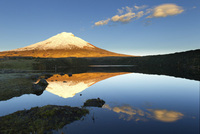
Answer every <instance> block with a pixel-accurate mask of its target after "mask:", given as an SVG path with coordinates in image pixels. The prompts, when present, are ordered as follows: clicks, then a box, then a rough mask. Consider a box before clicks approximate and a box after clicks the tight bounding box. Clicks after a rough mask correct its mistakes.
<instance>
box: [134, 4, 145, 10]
mask: <svg viewBox="0 0 200 134" xmlns="http://www.w3.org/2000/svg"><path fill="white" fill-rule="evenodd" d="M134 8H135V9H136V10H141V9H144V8H147V5H142V6H136V5H135V6H134Z"/></svg>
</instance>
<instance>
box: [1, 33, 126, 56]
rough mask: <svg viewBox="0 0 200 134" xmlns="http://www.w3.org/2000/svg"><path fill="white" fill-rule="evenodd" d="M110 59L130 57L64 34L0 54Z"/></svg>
mask: <svg viewBox="0 0 200 134" xmlns="http://www.w3.org/2000/svg"><path fill="white" fill-rule="evenodd" d="M15 56H19V57H43V58H60V57H110V56H120V57H127V56H128V55H123V54H117V53H114V52H110V51H107V50H104V49H101V48H98V47H95V46H94V45H92V44H90V43H88V42H86V41H84V40H83V39H81V38H78V37H76V36H74V35H73V34H72V33H66V32H62V33H60V34H57V35H55V36H53V37H51V38H49V39H47V40H45V41H41V42H38V43H36V44H32V45H30V46H26V47H23V48H18V49H13V50H10V51H4V52H0V57H15Z"/></svg>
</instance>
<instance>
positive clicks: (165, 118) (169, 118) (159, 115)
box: [149, 109, 183, 122]
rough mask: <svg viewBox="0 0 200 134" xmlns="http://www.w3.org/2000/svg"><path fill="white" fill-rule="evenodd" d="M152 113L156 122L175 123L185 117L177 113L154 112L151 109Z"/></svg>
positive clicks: (166, 111)
mask: <svg viewBox="0 0 200 134" xmlns="http://www.w3.org/2000/svg"><path fill="white" fill-rule="evenodd" d="M149 111H150V112H152V113H153V115H154V116H153V117H154V118H155V119H156V120H159V121H162V122H174V121H177V120H179V119H181V118H182V117H183V114H182V113H180V112H176V111H168V110H153V109H149Z"/></svg>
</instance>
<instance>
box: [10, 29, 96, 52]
mask: <svg viewBox="0 0 200 134" xmlns="http://www.w3.org/2000/svg"><path fill="white" fill-rule="evenodd" d="M87 47H88V48H94V46H93V45H91V44H89V43H88V42H86V41H84V40H82V39H81V38H78V37H76V36H74V35H73V34H72V33H66V32H62V33H60V34H57V35H55V36H53V37H51V38H49V39H47V40H45V41H41V42H38V43H36V44H33V45H30V46H27V47H23V48H18V49H14V50H12V51H27V50H50V49H74V48H87Z"/></svg>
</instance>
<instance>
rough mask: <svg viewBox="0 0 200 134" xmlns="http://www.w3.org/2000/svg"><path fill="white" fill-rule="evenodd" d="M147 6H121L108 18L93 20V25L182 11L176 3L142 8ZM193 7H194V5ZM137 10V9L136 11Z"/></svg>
mask: <svg viewBox="0 0 200 134" xmlns="http://www.w3.org/2000/svg"><path fill="white" fill-rule="evenodd" d="M145 8H147V6H146V5H142V6H136V5H135V6H134V7H128V6H126V7H122V8H121V9H117V10H118V14H117V15H114V16H112V17H111V18H108V19H107V20H101V21H98V22H95V24H94V25H95V26H102V25H106V24H108V22H110V21H112V22H122V23H127V22H130V21H132V20H136V19H139V18H141V17H143V16H147V17H146V18H159V17H167V16H173V15H177V14H180V13H182V12H183V11H184V9H183V8H182V7H181V6H177V5H176V4H162V5H159V6H156V7H154V8H148V9H146V10H142V9H145ZM194 8H195V7H194ZM138 10H139V11H138Z"/></svg>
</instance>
